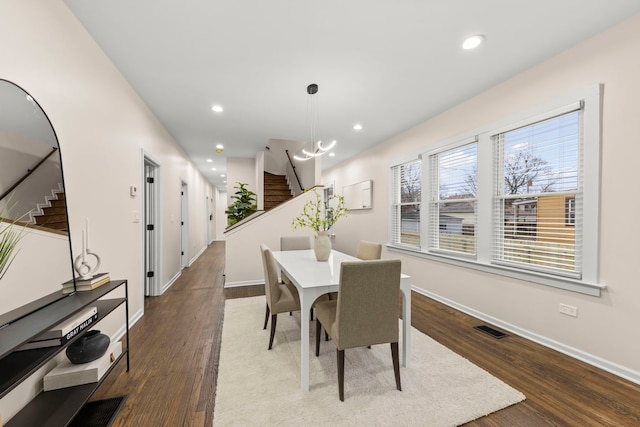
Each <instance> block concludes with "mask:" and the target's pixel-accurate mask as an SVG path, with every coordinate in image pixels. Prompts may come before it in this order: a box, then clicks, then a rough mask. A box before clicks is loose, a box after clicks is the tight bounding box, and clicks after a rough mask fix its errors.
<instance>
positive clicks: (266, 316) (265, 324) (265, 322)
mask: <svg viewBox="0 0 640 427" xmlns="http://www.w3.org/2000/svg"><path fill="white" fill-rule="evenodd" d="M265 305H266V306H267V313H266V314H265V315H264V326H263V327H262V329H267V322H268V321H269V312H270V310H269V304H265Z"/></svg>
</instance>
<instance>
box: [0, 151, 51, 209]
mask: <svg viewBox="0 0 640 427" xmlns="http://www.w3.org/2000/svg"><path fill="white" fill-rule="evenodd" d="M56 151H58V147H53V148H52V150H51V151H50V152H49V154H47V155H46V156H44V157H43V158H42V159H41V160H40V161H39V162H38V163H37V164H36V165H35V166H34V167H32V168H31V169H27V173H26V174H24V175H23V176H22V178H20V179H19V180H17V181H16V182H15V184H13V185H12V186H11V187H9V189H8V190H7V191H5V192H4V193H2V196H0V200H2V199H4V198H5V197H7V196H8V195H9V194H11V192H12V191H13V190H15V189H16V187H17V186H18V185H20V184H22V183H23V182H24V180H25V179H27V178H29V176H30V175H31V174H32V173H34V172H35V171H36V169H38V168H39V167H40V166H41V165H42V164H43V163H44V162H46V161H47V159H48V158H49V157H51V155H52V154H53V153H55V152H56Z"/></svg>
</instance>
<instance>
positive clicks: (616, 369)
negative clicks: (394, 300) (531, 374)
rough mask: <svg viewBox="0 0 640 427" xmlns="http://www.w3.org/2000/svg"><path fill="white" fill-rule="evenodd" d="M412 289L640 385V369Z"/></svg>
mask: <svg viewBox="0 0 640 427" xmlns="http://www.w3.org/2000/svg"><path fill="white" fill-rule="evenodd" d="M411 289H412V290H413V291H415V292H416V293H419V294H421V295H424V296H426V297H427V298H431V299H433V300H436V301H438V302H441V303H442V304H444V305H447V306H449V307H451V308H454V309H456V310H458V311H461V312H463V313H465V314H468V315H470V316H473V317H475V318H477V319H480V320H483V321H485V322H488V323H491V324H492V325H495V326H498V327H500V328H502V329H504V330H507V331H509V332H511V333H512V334H514V335H518V336H520V337H523V338H526V339H528V340H530V341H533V342H535V343H538V344H540V345H543V346H545V347H548V348H550V349H552V350H556V351H558V352H560V353H562V354H565V355H567V356H569V357H572V358H574V359H577V360H580V361H582V362H585V363H588V364H589V365H591V366H595V367H596V368H600V369H602V370H604V371H607V372H609V373H611V374H613V375H616V376H618V377H620V378H624V379H625V380H628V381H631V382H633V383H635V384H639V385H640V372H638V371H634V370H632V369H629V368H627V367H625V366H622V365H619V364H617V363H614V362H611V361H609V360H606V359H603V358H601V357H598V356H594V355H593V354H590V353H587V352H584V351H582V350H579V349H577V348H574V347H571V346H568V345H565V344H563V343H561V342H558V341H555V340H552V339H550V338H547V337H544V336H542V335H538V334H536V333H533V332H531V331H528V330H526V329H522V328H520V327H517V326H515V325H512V324H510V323H508V322H504V321H502V320H500V319H497V318H495V317H493V316H489V315H487V314H485V313H482V312H480V311H477V310H474V309H472V308H470V307H467V306H465V305H462V304H459V303H457V302H455V301H452V300H450V299H447V298H444V297H442V296H440V295H437V294H434V293H432V292H429V291H425V290H424V289H419V288H416V287H415V286H412V287H411Z"/></svg>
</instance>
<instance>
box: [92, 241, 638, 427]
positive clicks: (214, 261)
mask: <svg viewBox="0 0 640 427" xmlns="http://www.w3.org/2000/svg"><path fill="white" fill-rule="evenodd" d="M223 271H224V243H221V242H216V243H214V244H213V245H211V246H210V247H209V248H208V249H207V250H206V251H205V252H204V254H203V255H201V256H200V258H198V260H197V261H196V262H195V263H194V264H193V265H192V266H191V267H189V268H187V269H185V270H184V271H183V273H182V276H181V277H180V278H179V279H178V280H177V281H176V282H175V283H174V284H173V286H172V287H171V288H170V289H169V290H168V291H167V292H166V293H165V294H164V295H162V296H160V297H152V298H147V299H146V301H145V315H144V316H143V317H142V319H140V320H139V321H138V322H137V323H136V324H135V325H134V326H133V328H132V329H131V337H130V341H131V371H130V372H128V373H127V372H125V363H120V364H119V365H118V366H117V367H116V368H115V370H114V372H112V374H111V375H109V376H108V377H107V378H106V379H105V381H104V382H103V384H102V385H101V386H100V387H99V388H98V390H97V391H96V393H95V394H94V397H93V399H94V400H96V399H101V398H106V397H112V396H118V395H122V394H127V395H128V398H127V401H126V403H125V406H124V408H123V409H122V411H121V412H120V414H119V415H118V418H117V420H116V422H115V423H114V426H116V427H117V426H136V427H142V426H154V427H155V426H172V427H173V426H211V425H212V423H213V422H214V420H213V406H214V400H215V393H216V378H217V373H218V356H219V353H220V338H221V332H222V322H223V314H224V301H225V299H227V298H243V297H248V296H255V295H262V294H264V287H262V286H252V287H245V288H233V289H224V288H223V284H224V278H223ZM412 316H413V318H412V323H413V326H414V327H416V328H417V329H419V330H421V331H423V332H425V333H427V334H428V335H430V336H431V337H433V338H434V339H436V340H437V341H439V342H440V343H442V344H444V345H445V346H447V347H449V348H450V349H452V350H453V351H455V352H457V353H458V354H460V355H461V356H463V357H465V358H467V359H469V360H470V361H472V362H473V363H475V364H476V365H478V366H480V367H482V368H484V369H485V370H487V371H488V372H490V373H492V374H493V375H495V376H496V377H498V378H500V379H501V380H503V381H504V382H506V383H507V384H509V385H511V386H512V387H514V388H516V389H518V390H520V391H521V392H522V393H524V394H525V395H526V397H527V399H526V400H525V401H524V402H522V403H519V404H517V405H513V406H511V407H509V408H506V409H504V410H502V411H498V412H496V413H493V414H491V415H489V416H487V417H484V418H481V419H478V420H476V421H473V422H471V423H468V424H467V426H480V427H485V426H640V386H638V385H635V384H633V383H631V382H628V381H625V380H622V379H620V378H618V377H616V376H613V375H611V374H608V373H606V372H604V371H601V370H599V369H596V368H593V367H592V366H590V365H587V364H585V363H582V362H579V361H577V360H574V359H572V358H569V357H567V356H564V355H562V354H560V353H558V352H555V351H553V350H550V349H547V348H545V347H542V346H540V345H538V344H535V343H532V342H530V341H528V340H526V339H523V338H520V337H518V336H509V337H507V338H503V339H495V338H492V337H490V336H488V335H487V334H485V333H483V332H480V331H478V330H475V329H474V328H473V327H474V326H476V325H478V324H480V323H481V322H479V321H478V320H477V319H474V318H472V317H470V316H467V315H466V314H463V313H460V312H458V311H456V310H454V309H451V308H449V307H447V306H444V305H442V304H440V303H438V302H435V301H433V300H430V299H428V298H426V297H424V296H421V295H419V294H416V293H415V292H414V293H413V304H412ZM336 400H337V399H336ZM336 404H337V402H336ZM247 410H251V408H250V404H249V405H248V407H247ZM293 413H295V411H294V412H292V414H293Z"/></svg>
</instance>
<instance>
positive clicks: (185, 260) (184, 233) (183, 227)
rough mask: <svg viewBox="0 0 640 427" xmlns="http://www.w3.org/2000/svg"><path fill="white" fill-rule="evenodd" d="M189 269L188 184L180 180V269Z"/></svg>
mask: <svg viewBox="0 0 640 427" xmlns="http://www.w3.org/2000/svg"><path fill="white" fill-rule="evenodd" d="M186 267H189V184H188V183H187V182H186V181H185V180H184V179H180V268H181V269H183V268H186Z"/></svg>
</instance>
